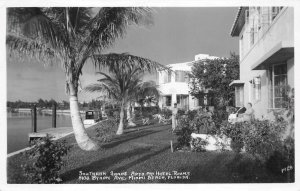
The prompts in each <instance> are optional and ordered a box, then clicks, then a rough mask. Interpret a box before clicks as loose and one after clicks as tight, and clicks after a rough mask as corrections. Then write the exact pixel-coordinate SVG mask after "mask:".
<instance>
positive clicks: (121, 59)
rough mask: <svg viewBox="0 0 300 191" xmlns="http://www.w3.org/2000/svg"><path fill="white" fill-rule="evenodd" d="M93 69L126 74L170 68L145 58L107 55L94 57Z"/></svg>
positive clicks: (114, 54) (128, 55) (124, 54)
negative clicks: (104, 69)
mask: <svg viewBox="0 0 300 191" xmlns="http://www.w3.org/2000/svg"><path fill="white" fill-rule="evenodd" d="M93 59H94V60H95V67H99V68H108V70H109V71H110V72H113V73H121V72H124V73H128V71H133V70H137V71H140V72H142V73H143V72H149V73H151V72H155V71H162V70H168V71H169V70H170V68H168V67H166V66H164V65H162V64H159V63H158V62H155V61H152V60H150V59H147V58H142V57H139V56H134V55H130V54H128V53H122V54H117V53H109V54H101V55H94V56H93Z"/></svg>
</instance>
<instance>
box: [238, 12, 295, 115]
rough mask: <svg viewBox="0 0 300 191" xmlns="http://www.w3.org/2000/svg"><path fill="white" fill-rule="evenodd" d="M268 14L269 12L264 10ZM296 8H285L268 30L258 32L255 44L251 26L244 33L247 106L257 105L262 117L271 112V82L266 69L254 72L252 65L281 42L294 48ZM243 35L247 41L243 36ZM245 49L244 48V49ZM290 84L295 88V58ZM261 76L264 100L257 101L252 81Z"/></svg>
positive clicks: (290, 67)
mask: <svg viewBox="0 0 300 191" xmlns="http://www.w3.org/2000/svg"><path fill="white" fill-rule="evenodd" d="M264 11H266V9H265V10H264ZM293 12H294V11H293V8H290V7H287V8H284V9H283V10H282V11H281V12H280V13H279V14H278V15H277V17H276V18H275V19H274V21H273V22H272V23H271V24H270V25H269V26H268V27H267V28H266V27H265V28H264V29H263V30H261V31H258V33H257V34H256V36H255V38H256V40H255V42H254V44H253V45H252V46H251V45H250V37H249V35H250V34H249V26H247V25H245V26H244V28H243V29H242V31H241V34H240V43H239V44H240V51H242V50H244V52H243V54H242V56H241V57H240V80H241V81H243V82H245V84H244V104H245V105H246V104H247V103H248V102H251V103H252V104H253V109H254V110H255V116H256V117H257V118H262V117H263V116H264V115H266V114H267V110H268V99H269V96H268V80H267V71H266V70H252V66H253V65H254V64H256V63H259V62H260V61H261V59H262V58H263V57H264V56H265V55H266V54H267V53H268V52H269V51H270V50H271V49H272V48H273V47H274V46H276V45H277V44H278V43H281V42H284V43H288V44H291V45H293V43H294V33H293V31H294V26H293V22H294V14H293ZM242 35H243V42H242V40H241V36H242ZM241 46H244V47H241ZM287 68H288V84H289V85H290V86H292V87H293V86H294V59H290V60H289V61H287ZM257 76H260V77H261V99H260V100H259V101H256V102H255V100H254V99H253V91H254V89H253V85H252V84H250V82H249V81H250V80H253V78H254V77H257Z"/></svg>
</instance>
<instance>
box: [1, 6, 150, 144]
mask: <svg viewBox="0 0 300 191" xmlns="http://www.w3.org/2000/svg"><path fill="white" fill-rule="evenodd" d="M7 15H8V17H7V26H8V27H7V36H6V44H7V47H8V51H9V52H10V55H18V56H19V57H20V58H24V57H25V58H27V57H32V58H34V59H37V60H39V61H40V62H41V63H59V64H61V66H62V68H63V71H64V73H65V76H66V82H65V83H66V93H67V94H68V96H69V100H70V111H71V119H72V126H73V131H74V134H75V138H76V141H77V143H78V145H79V147H80V148H81V149H83V150H97V149H98V148H99V146H98V144H97V143H96V142H95V141H94V140H92V139H91V138H90V137H89V136H88V134H87V132H86V130H85V128H84V125H83V123H82V120H81V117H80V113H79V107H78V86H79V78H80V76H81V74H82V68H83V66H84V65H85V64H86V63H87V62H88V61H89V60H92V61H94V63H95V65H98V64H101V63H102V62H99V61H98V60H99V58H98V56H95V54H101V53H102V52H103V50H104V49H106V48H108V47H110V46H111V45H113V44H114V42H115V40H116V39H117V38H119V37H123V36H124V34H125V32H126V29H127V26H128V25H131V24H136V25H138V24H141V23H145V22H148V21H149V18H150V17H151V10H150V9H149V8H139V7H121V8H120V7H104V8H100V9H91V8H79V7H71V8H70V7H50V8H32V7H31V8H8V9H7ZM151 64H152V63H150V62H149V63H147V64H144V65H143V67H150V65H151ZM151 66H152V67H153V65H151Z"/></svg>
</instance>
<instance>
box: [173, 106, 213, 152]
mask: <svg viewBox="0 0 300 191" xmlns="http://www.w3.org/2000/svg"><path fill="white" fill-rule="evenodd" d="M178 129H179V131H178V134H177V135H178V139H177V140H178V143H179V146H181V147H182V146H189V145H190V141H191V134H192V133H206V134H208V133H212V132H215V125H214V122H213V121H212V119H211V114H210V113H209V112H204V111H200V110H199V111H188V112H187V115H183V116H180V117H179V119H178Z"/></svg>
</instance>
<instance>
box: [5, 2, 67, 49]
mask: <svg viewBox="0 0 300 191" xmlns="http://www.w3.org/2000/svg"><path fill="white" fill-rule="evenodd" d="M8 26H9V27H8V30H9V31H8V32H15V33H19V34H22V35H24V36H26V37H28V38H31V39H33V40H39V41H42V42H43V43H45V44H48V47H52V48H53V49H64V48H66V46H67V44H68V42H67V38H66V33H64V31H63V30H62V27H61V26H60V25H58V23H56V22H54V20H53V18H51V17H49V16H48V15H46V14H45V8H37V7H27V8H8Z"/></svg>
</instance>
